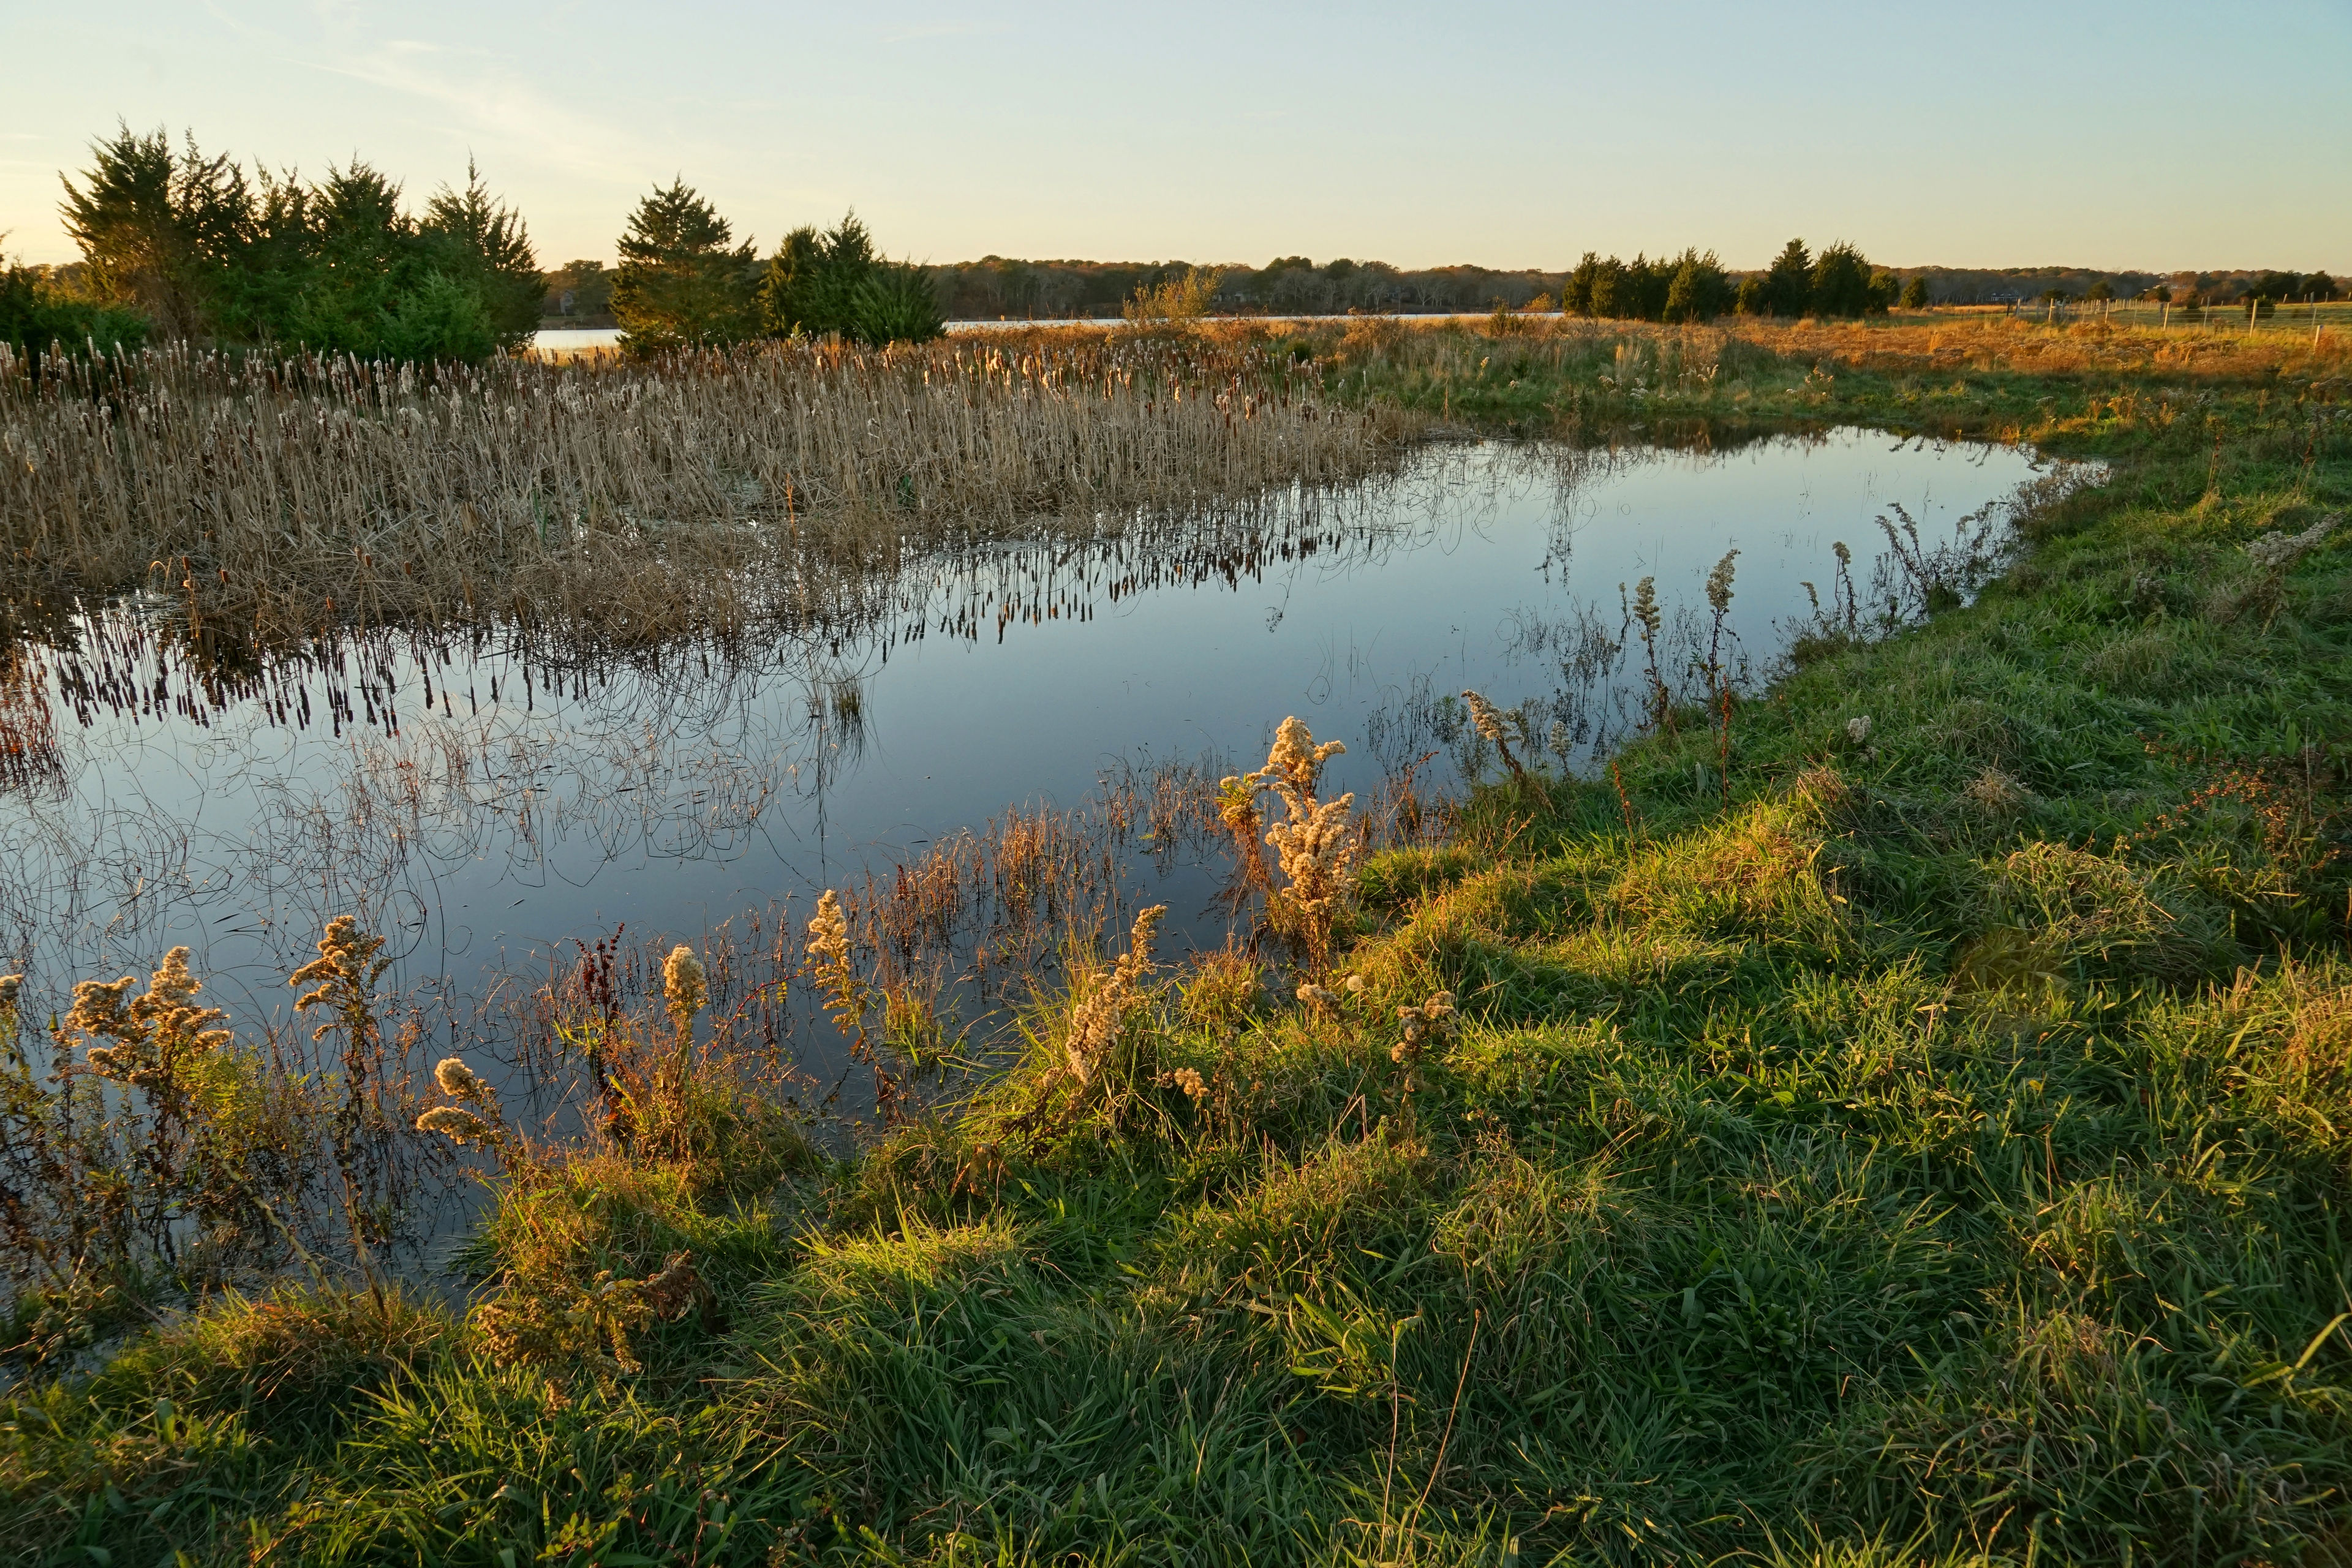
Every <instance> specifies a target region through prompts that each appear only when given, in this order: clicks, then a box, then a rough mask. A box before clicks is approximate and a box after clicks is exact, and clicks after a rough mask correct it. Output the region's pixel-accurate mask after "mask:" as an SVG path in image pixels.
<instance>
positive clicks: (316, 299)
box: [62, 125, 541, 360]
mask: <svg viewBox="0 0 2352 1568" xmlns="http://www.w3.org/2000/svg"><path fill="white" fill-rule="evenodd" d="M65 189H66V197H65V201H64V203H63V205H62V211H63V214H64V216H65V220H66V228H67V232H68V233H69V234H70V235H72V236H73V237H74V240H75V241H76V243H77V244H79V246H80V247H81V252H82V258H83V260H84V263H85V268H84V270H85V276H86V287H87V290H88V297H89V302H90V303H91V304H93V305H96V306H101V307H114V308H117V309H124V310H136V311H138V312H139V313H140V314H141V315H142V316H143V317H145V318H146V319H147V320H148V321H151V322H152V323H153V325H154V329H155V331H158V332H159V333H161V334H162V335H163V336H166V337H191V338H210V339H214V340H215V341H222V342H252V343H275V344H280V345H288V346H299V347H303V348H310V349H320V350H328V351H340V352H345V353H354V354H359V355H362V356H363V357H369V358H390V359H418V360H422V359H481V358H485V357H487V356H488V355H490V354H492V353H497V352H499V350H500V349H501V348H509V347H512V346H515V345H516V344H519V343H520V342H522V341H524V340H525V339H526V338H527V337H528V336H529V335H530V332H531V331H532V329H533V328H534V327H535V326H536V325H537V324H538V320H539V299H540V292H541V285H540V280H539V270H538V266H539V264H538V260H537V258H535V257H534V256H533V255H532V253H531V247H530V236H529V234H528V232H527V231H526V230H525V228H524V226H523V221H522V218H521V217H520V215H518V214H517V213H516V212H515V211H514V209H513V208H511V207H509V206H508V205H504V204H502V203H500V202H499V200H498V199H497V198H496V197H494V196H493V195H491V194H490V192H489V190H488V187H487V186H486V185H485V184H483V181H482V177H481V173H480V171H479V170H478V169H477V168H475V167H474V166H473V165H472V164H470V163H469V164H468V165H467V171H466V184H465V186H464V187H463V188H462V189H457V188H453V187H450V186H447V185H444V186H443V187H441V189H440V190H439V191H437V192H436V194H435V195H434V196H433V197H432V199H431V200H430V201H429V202H428V203H427V204H426V205H425V212H424V214H423V215H422V216H415V215H413V214H411V213H409V212H408V211H407V210H406V208H405V207H404V205H403V199H402V195H403V194H402V188H401V186H400V185H399V184H397V183H396V182H394V180H392V179H390V178H389V177H388V176H386V175H385V174H383V173H381V172H380V171H378V170H376V169H375V168H373V166H371V165H370V164H368V163H363V162H360V161H357V160H354V161H353V162H352V163H350V164H348V165H346V166H344V167H342V168H340V169H339V168H335V167H332V166H330V167H329V169H328V171H327V176H326V178H325V179H324V180H321V181H319V182H317V183H315V184H311V183H306V182H305V181H304V180H303V179H302V178H301V176H300V175H299V174H295V173H292V172H288V173H285V174H271V173H270V172H269V171H268V170H266V169H257V170H256V172H255V173H254V174H251V175H250V176H248V175H247V174H246V172H245V171H244V169H243V168H241V167H240V166H239V165H238V164H237V163H236V162H235V161H234V160H232V159H230V158H229V157H227V156H226V154H211V155H208V154H206V153H204V152H203V151H202V150H201V149H200V148H198V147H197V145H196V142H195V139H194V135H193V134H187V135H184V137H183V140H182V142H181V143H180V145H179V146H177V147H174V146H173V142H172V140H171V137H170V135H169V134H168V133H167V132H163V131H162V130H160V129H159V130H156V131H153V132H146V133H142V132H134V131H132V130H131V128H130V127H129V126H127V125H125V126H122V127H121V128H119V129H118V131H117V132H116V133H115V134H114V135H113V136H111V137H109V138H106V139H104V140H102V141H100V142H97V143H95V144H94V145H93V146H92V147H91V149H90V166H89V168H88V169H86V170H84V171H83V172H82V174H81V175H80V176H79V181H77V180H76V179H75V178H73V177H71V176H68V177H67V178H66V179H65Z"/></svg>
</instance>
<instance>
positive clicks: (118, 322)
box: [0, 266, 147, 359]
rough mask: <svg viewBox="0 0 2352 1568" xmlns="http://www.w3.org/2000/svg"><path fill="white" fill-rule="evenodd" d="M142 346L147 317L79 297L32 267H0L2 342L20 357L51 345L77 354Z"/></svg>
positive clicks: (37, 354)
mask: <svg viewBox="0 0 2352 1568" xmlns="http://www.w3.org/2000/svg"><path fill="white" fill-rule="evenodd" d="M146 341H147V318H146V317H144V316H142V315H141V314H139V313H138V312H137V311H136V310H119V309H116V308H113V307H110V306H106V305H99V304H94V303H92V302H91V301H89V300H84V299H80V298H78V297H76V296H74V295H72V294H70V293H68V292H67V291H66V290H64V289H60V288H59V287H58V285H57V284H56V283H55V282H53V281H52V280H51V279H49V278H48V277H47V276H46V275H45V274H44V273H43V272H42V271H40V270H38V269H37V268H30V267H23V266H17V267H0V342H5V343H6V344H7V345H8V346H9V347H10V348H11V349H13V350H15V351H16V353H17V354H18V355H19V356H20V357H25V358H30V359H38V358H40V357H41V356H42V355H43V354H45V353H47V352H48V350H49V348H50V346H51V345H52V344H56V345H58V346H60V347H62V348H63V349H64V350H65V351H66V352H67V353H80V352H84V351H85V350H86V348H87V346H88V345H89V344H92V343H95V344H96V345H97V346H98V347H99V348H100V350H105V349H110V348H112V347H114V346H115V345H117V344H121V346H122V347H124V348H137V347H139V346H140V344H142V343H143V342H146Z"/></svg>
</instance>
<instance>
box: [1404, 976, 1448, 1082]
mask: <svg viewBox="0 0 2352 1568" xmlns="http://www.w3.org/2000/svg"><path fill="white" fill-rule="evenodd" d="M1397 1022H1398V1023H1400V1024H1401V1025H1402V1026H1403V1035H1402V1037H1401V1038H1400V1039H1399V1040H1398V1041H1397V1043H1396V1044H1395V1045H1394V1046H1392V1047H1390V1048H1389V1060H1391V1061H1392V1062H1394V1063H1396V1064H1397V1065H1398V1066H1399V1067H1401V1068H1404V1081H1403V1083H1402V1084H1401V1085H1400V1086H1399V1089H1400V1092H1402V1093H1404V1094H1408V1095H1410V1094H1412V1093H1414V1092H1416V1091H1417V1090H1418V1089H1420V1088H1421V1078H1420V1075H1419V1073H1418V1072H1417V1070H1416V1069H1417V1068H1419V1067H1420V1065H1421V1062H1422V1058H1423V1057H1424V1056H1426V1055H1427V1054H1428V1051H1429V1047H1430V1046H1431V1044H1432V1042H1434V1043H1436V1044H1438V1045H1441V1046H1442V1045H1444V1042H1445V1038H1446V1037H1447V1036H1448V1035H1449V1034H1451V1033H1452V1032H1453V1028H1454V993H1453V992H1451V991H1440V992H1437V993H1435V994H1433V995H1432V996H1431V997H1430V998H1429V1000H1428V1001H1426V1002H1423V1004H1422V1005H1420V1006H1418V1007H1400V1008H1398V1009H1397Z"/></svg>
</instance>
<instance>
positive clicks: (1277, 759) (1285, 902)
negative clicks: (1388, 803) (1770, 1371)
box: [1231, 714, 1360, 971]
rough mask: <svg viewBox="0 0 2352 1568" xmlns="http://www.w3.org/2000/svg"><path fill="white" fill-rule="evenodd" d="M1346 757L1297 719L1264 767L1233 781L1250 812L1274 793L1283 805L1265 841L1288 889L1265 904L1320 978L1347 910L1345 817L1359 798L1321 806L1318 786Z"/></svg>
mask: <svg viewBox="0 0 2352 1568" xmlns="http://www.w3.org/2000/svg"><path fill="white" fill-rule="evenodd" d="M1347 749H1348V748H1347V747H1346V746H1345V745H1343V744H1342V743H1340V742H1338V741H1326V742H1323V743H1322V744H1320V745H1318V744H1316V742H1315V736H1314V733H1313V731H1309V730H1308V729H1307V725H1306V723H1305V721H1302V720H1300V719H1299V718H1298V717H1297V715H1295V714H1294V715H1292V716H1291V717H1289V718H1287V719H1285V720H1284V721H1282V727H1281V728H1280V729H1279V730H1277V731H1275V737H1274V746H1273V748H1272V749H1271V750H1270V751H1268V752H1267V753H1266V758H1265V766H1264V767H1262V768H1260V769H1258V770H1257V771H1256V772H1255V773H1249V774H1246V775H1244V776H1243V777H1242V778H1241V779H1239V780H1237V781H1231V782H1232V783H1234V784H1236V785H1237V786H1240V787H1245V788H1246V789H1247V791H1248V796H1249V800H1250V803H1251V808H1252V809H1253V810H1255V803H1256V797H1257V795H1258V793H1259V792H1260V791H1264V790H1271V791H1273V792H1274V794H1275V795H1276V797H1277V798H1278V799H1280V800H1281V802H1282V805H1283V809H1284V811H1285V813H1286V817H1285V819H1284V820H1282V821H1280V822H1276V823H1275V824H1273V825H1272V826H1269V827H1268V828H1267V829H1266V833H1265V841H1266V843H1267V844H1269V845H1271V846H1273V847H1274V852H1275V858H1276V864H1277V865H1279V866H1280V867H1281V869H1282V874H1283V877H1284V878H1285V879H1286V882H1287V886H1286V887H1285V888H1284V889H1282V890H1281V891H1280V892H1279V893H1276V895H1274V896H1273V897H1272V898H1270V899H1269V900H1267V910H1266V912H1267V914H1268V916H1269V917H1271V918H1272V919H1273V920H1274V921H1275V923H1276V925H1277V926H1278V927H1281V928H1284V929H1286V931H1287V932H1288V934H1289V935H1290V936H1291V937H1292V938H1293V939H1294V940H1296V941H1297V942H1298V943H1299V944H1300V945H1301V946H1302V947H1304V948H1305V949H1306V950H1307V959H1308V962H1309V963H1310V964H1311V965H1312V966H1313V967H1314V968H1315V969H1317V970H1318V971H1319V970H1321V969H1323V968H1324V967H1325V966H1327V965H1328V963H1329V962H1330V950H1331V931H1332V927H1333V925H1334V923H1335V922H1336V921H1337V919H1338V916H1339V910H1341V908H1343V907H1344V905H1345V902H1346V899H1347V895H1348V891H1349V886H1348V872H1349V868H1350V867H1351V866H1352V865H1353V864H1354V861H1355V856H1356V851H1357V848H1358V847H1359V843H1360V840H1359V837H1358V835H1357V833H1356V831H1355V827H1354V825H1353V824H1352V823H1351V822H1350V821H1349V815H1348V814H1349V810H1350V809H1351V808H1352V807H1353V806H1354V805H1355V804H1356V797H1355V796H1354V795H1352V794H1350V795H1340V796H1339V798H1338V799H1336V800H1318V799H1316V798H1315V786H1316V784H1317V782H1318V778H1319V777H1320V775H1321V773H1322V771H1323V764H1324V763H1325V762H1326V761H1327V760H1328V759H1329V758H1332V757H1335V756H1338V755H1339V754H1340V753H1342V752H1345V751H1347Z"/></svg>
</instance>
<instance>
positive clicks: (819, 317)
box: [760, 212, 1311, 347]
mask: <svg viewBox="0 0 2352 1568" xmlns="http://www.w3.org/2000/svg"><path fill="white" fill-rule="evenodd" d="M1300 264H1301V265H1302V266H1311V263H1307V262H1306V261H1305V260H1304V258H1300ZM760 302H761V318H762V322H763V325H764V326H765V327H766V330H767V331H770V332H772V333H774V334H776V335H778V336H783V337H791V336H797V335H800V334H803V333H804V334H807V335H809V336H813V337H826V336H835V337H841V338H845V339H848V340H850V341H851V342H861V343H865V344H866V345H868V346H869V347H879V346H880V345H881V344H884V343H888V342H928V341H929V340H930V339H932V338H936V337H938V336H940V334H941V333H942V332H944V331H946V330H947V327H946V323H945V321H943V320H942V318H941V317H940V305H939V293H938V290H936V289H933V288H932V287H931V280H930V277H929V274H928V273H926V272H925V271H924V270H923V269H922V268H919V267H917V266H914V265H913V264H912V263H909V262H901V261H886V260H884V259H883V258H882V257H881V256H880V254H879V253H878V252H877V251H876V249H875V248H874V236H873V234H872V233H871V231H869V230H868V229H867V228H866V226H865V224H863V223H861V222H860V221H858V217H857V215H856V213H855V212H851V213H847V214H845V215H844V216H843V217H842V220H841V221H840V222H839V223H838V224H836V225H835V226H833V227H832V228H831V229H828V230H826V231H825V232H824V233H822V234H820V233H818V232H817V231H816V230H815V229H814V227H807V226H803V227H801V228H796V229H794V230H793V231H792V233H790V234H788V235H786V236H784V242H783V243H782V245H780V246H778V247H776V254H775V258H773V259H772V260H771V261H770V262H769V263H768V270H767V277H766V279H765V280H764V281H763V282H762V283H761V288H760Z"/></svg>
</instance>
